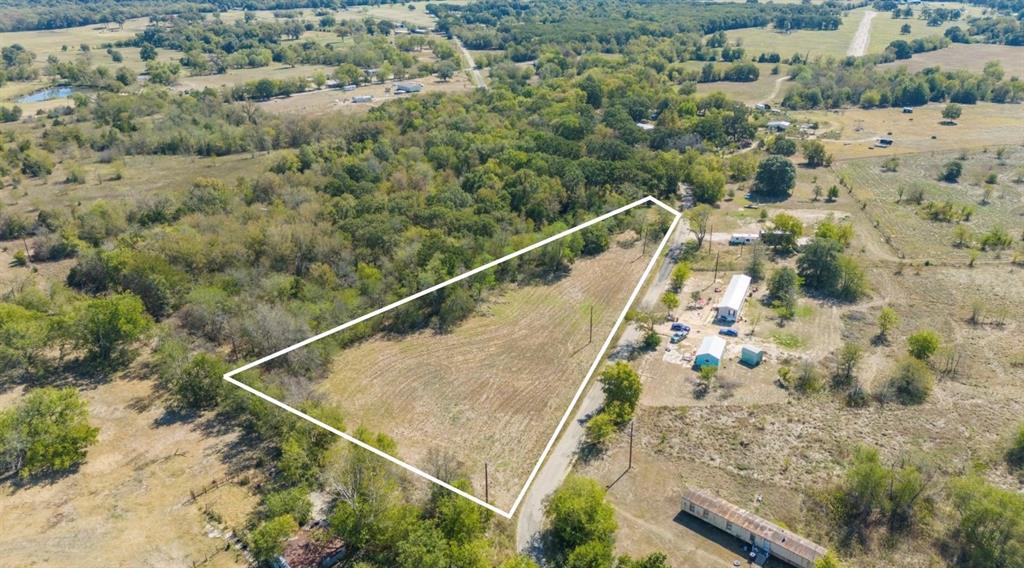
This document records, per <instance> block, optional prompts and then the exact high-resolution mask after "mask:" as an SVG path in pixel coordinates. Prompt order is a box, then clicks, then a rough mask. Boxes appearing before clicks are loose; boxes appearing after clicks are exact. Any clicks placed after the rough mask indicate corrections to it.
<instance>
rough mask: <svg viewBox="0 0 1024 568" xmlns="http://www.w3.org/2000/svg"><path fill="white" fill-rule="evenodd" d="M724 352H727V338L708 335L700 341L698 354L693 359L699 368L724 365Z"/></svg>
mask: <svg viewBox="0 0 1024 568" xmlns="http://www.w3.org/2000/svg"><path fill="white" fill-rule="evenodd" d="M723 353H725V340H724V339H722V338H721V337H718V336H717V335H708V336H706V337H705V338H704V340H703V341H701V342H700V348H699V349H697V356H696V357H694V359H693V365H694V367H696V368H698V369H703V368H704V367H720V366H722V354H723Z"/></svg>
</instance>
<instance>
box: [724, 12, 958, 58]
mask: <svg viewBox="0 0 1024 568" xmlns="http://www.w3.org/2000/svg"><path fill="white" fill-rule="evenodd" d="M867 11H868V8H860V9H857V10H851V11H849V12H846V14H845V15H844V16H843V23H842V24H841V25H840V26H839V28H838V29H836V30H831V31H811V30H796V31H792V32H788V33H785V32H781V31H778V30H775V29H773V28H771V27H768V28H744V29H739V30H732V31H729V32H726V36H727V37H728V38H729V40H730V42H732V43H737V42H738V43H740V45H742V46H743V47H744V48H746V50H747V53H748V54H749V55H753V56H756V55H757V54H759V53H761V52H766V53H770V52H775V53H778V54H780V55H782V57H783V58H787V57H790V56H792V55H793V54H797V53H799V54H800V55H809V56H810V57H815V56H819V55H823V56H832V57H844V56H846V52H847V49H849V47H850V44H851V42H852V41H853V39H854V36H855V35H856V33H857V28H858V27H859V26H860V23H861V20H862V19H863V18H864V14H865V12H867ZM905 23H908V24H910V29H911V32H910V33H909V34H901V33H900V27H901V26H903V24H905ZM958 24H960V25H963V22H945V23H943V24H942V25H940V26H935V27H930V26H928V25H927V23H926V22H925V21H923V20H919V19H917V18H916V16H915V18H911V19H899V20H895V19H893V18H892V16H891V14H889V13H887V12H879V13H877V14H876V15H875V17H874V19H873V20H872V21H871V31H870V35H869V39H868V44H867V46H868V47H867V53H881V52H883V51H885V48H886V46H888V45H889V43H890V42H892V41H894V40H897V39H904V40H908V41H909V40H911V39H914V38H918V37H928V36H933V35H939V36H941V35H942V33H943V32H944V31H945V30H946V28H948V27H951V26H954V25H958Z"/></svg>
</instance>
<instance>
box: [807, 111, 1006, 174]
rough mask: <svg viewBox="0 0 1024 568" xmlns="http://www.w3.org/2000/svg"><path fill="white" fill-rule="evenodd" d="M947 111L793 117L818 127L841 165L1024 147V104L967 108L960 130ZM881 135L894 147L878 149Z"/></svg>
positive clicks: (823, 113) (810, 113) (821, 113)
mask: <svg viewBox="0 0 1024 568" xmlns="http://www.w3.org/2000/svg"><path fill="white" fill-rule="evenodd" d="M943 108H945V105H944V104H940V103H932V104H928V105H925V106H923V107H915V108H914V109H913V112H912V113H909V114H907V113H904V112H903V111H902V110H901V109H900V108H876V109H862V108H847V109H842V110H835V111H800V112H794V113H792V116H793V117H794V119H795V120H796V121H799V122H814V123H817V124H818V125H819V127H818V130H817V131H818V133H819V134H818V136H819V138H820V139H821V142H822V143H824V144H825V147H826V148H828V150H829V152H831V153H832V154H833V155H834V156H835V158H836V160H839V161H842V160H847V159H855V158H870V157H875V156H896V155H902V154H912V153H918V152H941V151H953V150H959V149H981V148H985V147H989V148H994V147H996V146H1002V145H1018V144H1020V143H1021V140H1022V138H1021V127H1022V126H1024V112H1022V110H1021V106H1020V105H1016V104H995V103H978V104H975V105H963V114H962V116H961V117H960V119H959V120H957V124H956V125H955V126H947V125H943V124H941V123H942V121H943V118H942V109H943ZM881 136H890V137H892V139H893V141H894V143H893V145H892V146H890V147H888V148H878V147H876V146H875V142H876V141H877V140H878V138H879V137H881Z"/></svg>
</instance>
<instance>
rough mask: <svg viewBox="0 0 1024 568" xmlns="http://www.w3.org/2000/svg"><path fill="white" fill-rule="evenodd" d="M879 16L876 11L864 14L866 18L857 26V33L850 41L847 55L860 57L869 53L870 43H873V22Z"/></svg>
mask: <svg viewBox="0 0 1024 568" xmlns="http://www.w3.org/2000/svg"><path fill="white" fill-rule="evenodd" d="M877 15H878V12H875V11H874V10H868V11H867V12H864V18H863V19H861V21H860V25H859V26H857V33H856V34H854V36H853V39H852V40H851V41H850V48H849V49H847V50H846V55H852V56H854V57H860V56H861V55H864V54H865V53H867V52H868V43H869V42H870V41H871V20H874V19H875V16H877Z"/></svg>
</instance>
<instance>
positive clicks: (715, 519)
mask: <svg viewBox="0 0 1024 568" xmlns="http://www.w3.org/2000/svg"><path fill="white" fill-rule="evenodd" d="M683 511H685V512H686V513H687V514H690V515H693V516H694V517H696V518H698V519H700V520H702V521H704V522H706V523H708V524H710V525H713V526H715V527H718V528H719V529H721V530H723V531H725V532H727V533H729V534H731V535H732V536H734V537H736V538H738V539H740V540H742V541H743V542H746V543H748V544H750V545H752V546H753V547H754V548H755V549H756V553H757V556H758V560H761V562H756V561H755V563H760V564H763V560H766V559H767V556H769V555H770V556H774V557H775V558H778V559H779V560H782V561H784V562H787V563H789V564H791V565H793V566H796V567H797V568H811V567H812V566H814V561H815V560H817V559H818V558H819V557H821V556H824V555H825V552H826V550H825V549H824V548H823V547H821V546H819V545H817V544H815V543H813V542H811V541H810V540H807V539H806V538H804V537H802V536H800V535H798V534H796V533H793V532H790V531H788V530H786V529H784V528H782V527H780V526H778V525H776V524H775V523H771V522H768V521H767V520H765V519H762V518H761V517H758V516H757V515H755V514H753V513H750V512H748V511H745V510H743V509H741V508H739V507H737V506H736V505H733V504H732V503H729V502H728V501H726V500H724V499H719V498H718V497H715V496H714V495H712V494H710V493H708V492H707V491H703V490H700V489H690V488H687V489H686V491H685V492H683Z"/></svg>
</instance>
